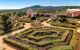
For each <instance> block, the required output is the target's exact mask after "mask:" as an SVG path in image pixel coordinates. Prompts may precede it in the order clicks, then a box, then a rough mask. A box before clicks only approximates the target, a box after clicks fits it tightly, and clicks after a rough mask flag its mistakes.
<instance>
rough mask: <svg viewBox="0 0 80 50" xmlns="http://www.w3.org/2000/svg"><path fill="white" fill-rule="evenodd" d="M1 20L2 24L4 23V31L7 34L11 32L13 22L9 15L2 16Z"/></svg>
mask: <svg viewBox="0 0 80 50" xmlns="http://www.w3.org/2000/svg"><path fill="white" fill-rule="evenodd" d="M1 20H2V22H3V31H4V32H5V33H8V32H10V31H11V29H12V22H11V21H10V18H9V16H7V15H2V16H1Z"/></svg>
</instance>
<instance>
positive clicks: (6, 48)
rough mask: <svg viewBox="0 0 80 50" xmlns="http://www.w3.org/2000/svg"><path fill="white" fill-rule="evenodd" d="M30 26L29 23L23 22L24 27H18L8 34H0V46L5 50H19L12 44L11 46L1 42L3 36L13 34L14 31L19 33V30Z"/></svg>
mask: <svg viewBox="0 0 80 50" xmlns="http://www.w3.org/2000/svg"><path fill="white" fill-rule="evenodd" d="M29 28H31V23H25V25H24V28H23V29H20V30H17V31H13V32H12V33H10V34H5V35H3V36H0V47H3V48H5V50H19V49H18V48H15V47H14V46H11V45H7V44H6V43H4V42H3V38H4V37H7V36H9V35H13V34H15V33H19V32H21V31H24V30H25V29H29Z"/></svg>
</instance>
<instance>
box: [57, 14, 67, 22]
mask: <svg viewBox="0 0 80 50" xmlns="http://www.w3.org/2000/svg"><path fill="white" fill-rule="evenodd" d="M58 20H59V21H60V22H66V21H67V19H66V16H64V15H60V16H58Z"/></svg>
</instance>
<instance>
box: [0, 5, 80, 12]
mask: <svg viewBox="0 0 80 50" xmlns="http://www.w3.org/2000/svg"><path fill="white" fill-rule="evenodd" d="M29 8H31V9H33V10H66V9H73V8H74V9H75V8H80V6H40V5H34V6H30V7H25V8H22V9H7V10H0V12H16V11H25V10H27V9H29Z"/></svg>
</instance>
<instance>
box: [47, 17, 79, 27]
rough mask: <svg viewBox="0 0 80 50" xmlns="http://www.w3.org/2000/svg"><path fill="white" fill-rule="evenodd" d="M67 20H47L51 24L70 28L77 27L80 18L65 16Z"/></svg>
mask: <svg viewBox="0 0 80 50" xmlns="http://www.w3.org/2000/svg"><path fill="white" fill-rule="evenodd" d="M65 19H66V21H64V22H61V21H59V19H56V20H54V19H52V20H50V21H47V23H49V24H51V25H52V26H60V27H68V28H76V27H77V22H78V20H79V19H76V18H65Z"/></svg>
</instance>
